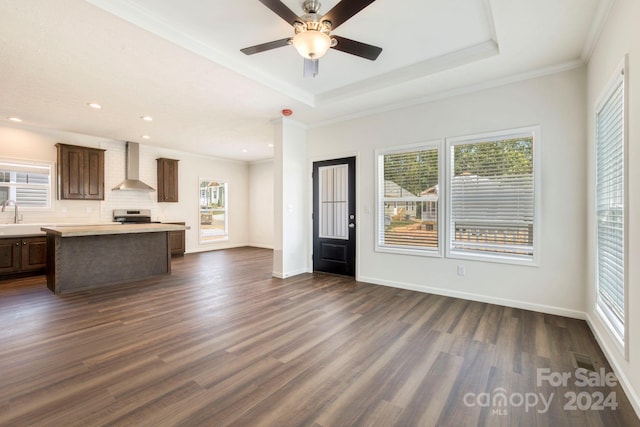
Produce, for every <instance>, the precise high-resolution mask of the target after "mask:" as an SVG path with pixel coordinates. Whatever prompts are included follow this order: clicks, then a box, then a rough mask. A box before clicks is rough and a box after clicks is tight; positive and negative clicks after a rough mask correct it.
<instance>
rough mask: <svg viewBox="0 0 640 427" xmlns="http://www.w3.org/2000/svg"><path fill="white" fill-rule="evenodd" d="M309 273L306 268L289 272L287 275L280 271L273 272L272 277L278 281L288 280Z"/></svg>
mask: <svg viewBox="0 0 640 427" xmlns="http://www.w3.org/2000/svg"><path fill="white" fill-rule="evenodd" d="M304 273H308V271H307V269H306V268H301V269H298V270H293V271H288V272H286V273H283V272H280V271H273V272H271V275H272V276H273V277H275V278H277V279H286V278H288V277H293V276H298V275H300V274H304Z"/></svg>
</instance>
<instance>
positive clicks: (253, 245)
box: [245, 243, 273, 250]
mask: <svg viewBox="0 0 640 427" xmlns="http://www.w3.org/2000/svg"><path fill="white" fill-rule="evenodd" d="M245 246H251V247H252V248H260V249H271V250H273V245H264V244H262V243H247V244H246V245H245Z"/></svg>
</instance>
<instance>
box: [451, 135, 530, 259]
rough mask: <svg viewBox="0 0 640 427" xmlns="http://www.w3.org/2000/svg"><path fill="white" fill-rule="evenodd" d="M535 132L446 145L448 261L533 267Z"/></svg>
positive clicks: (465, 139) (477, 137)
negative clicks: (478, 260)
mask: <svg viewBox="0 0 640 427" xmlns="http://www.w3.org/2000/svg"><path fill="white" fill-rule="evenodd" d="M536 134H537V130H536V129H535V128H527V129H518V130H513V131H507V132H500V133H493V134H485V135H479V136H474V137H465V138H453V139H451V140H449V141H448V155H449V159H448V163H449V165H450V168H449V176H448V180H447V184H448V193H447V195H448V198H447V200H448V201H449V204H448V218H447V219H448V221H449V222H448V230H449V234H448V246H447V251H448V253H447V254H448V255H449V256H452V257H463V258H466V257H471V258H478V257H483V258H487V257H490V258H491V259H492V260H499V261H504V262H516V263H521V262H525V263H528V262H535V260H536V255H537V253H536V244H537V237H536V236H537V233H538V230H537V228H538V220H537V217H538V215H537V213H536V212H537V209H538V204H539V203H538V202H537V194H536V188H537V185H536V176H535V175H536V174H535V166H536V160H535V151H536V150H534V145H535V144H536V143H537V141H536V140H537V138H536Z"/></svg>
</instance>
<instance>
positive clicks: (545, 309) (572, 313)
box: [358, 276, 586, 320]
mask: <svg viewBox="0 0 640 427" xmlns="http://www.w3.org/2000/svg"><path fill="white" fill-rule="evenodd" d="M358 281H361V282H367V283H373V284H374V285H382V286H389V287H391V288H400V289H408V290H410V291H418V292H425V293H430V294H436V295H443V296H447V297H453V298H461V299H466V300H471V301H478V302H484V303H489V304H496V305H504V306H507V307H513V308H520V309H523V310H531V311H537V312H541V313H547V314H555V315H557V316H564V317H571V318H574V319H580V320H585V319H586V317H585V313H584V312H582V311H579V310H570V309H566V308H562V307H555V306H551V305H544V304H533V303H528V302H524V301H518V300H512V299H507V298H498V297H490V296H486V295H480V294H474V293H470V292H460V291H452V290H449V289H443V288H434V287H431V286H419V285H415V284H412V283H403V282H395V281H389V280H380V279H376V278H373V277H365V276H359V277H358Z"/></svg>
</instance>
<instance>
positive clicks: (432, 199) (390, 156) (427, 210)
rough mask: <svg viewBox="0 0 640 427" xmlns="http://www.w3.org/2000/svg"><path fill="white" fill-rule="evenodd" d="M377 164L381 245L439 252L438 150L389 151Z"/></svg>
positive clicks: (379, 237) (419, 148) (423, 148)
mask: <svg viewBox="0 0 640 427" xmlns="http://www.w3.org/2000/svg"><path fill="white" fill-rule="evenodd" d="M378 162H379V164H378V167H379V170H378V240H377V243H378V246H379V247H387V248H402V249H409V250H418V251H424V252H429V251H430V252H434V251H438V250H439V243H438V242H439V238H438V220H439V218H438V212H439V209H438V203H439V201H438V197H439V194H438V177H439V165H438V162H439V149H438V148H434V147H427V146H425V147H417V148H413V149H408V150H402V151H394V152H389V153H386V154H382V155H380V156H379V157H378Z"/></svg>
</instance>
